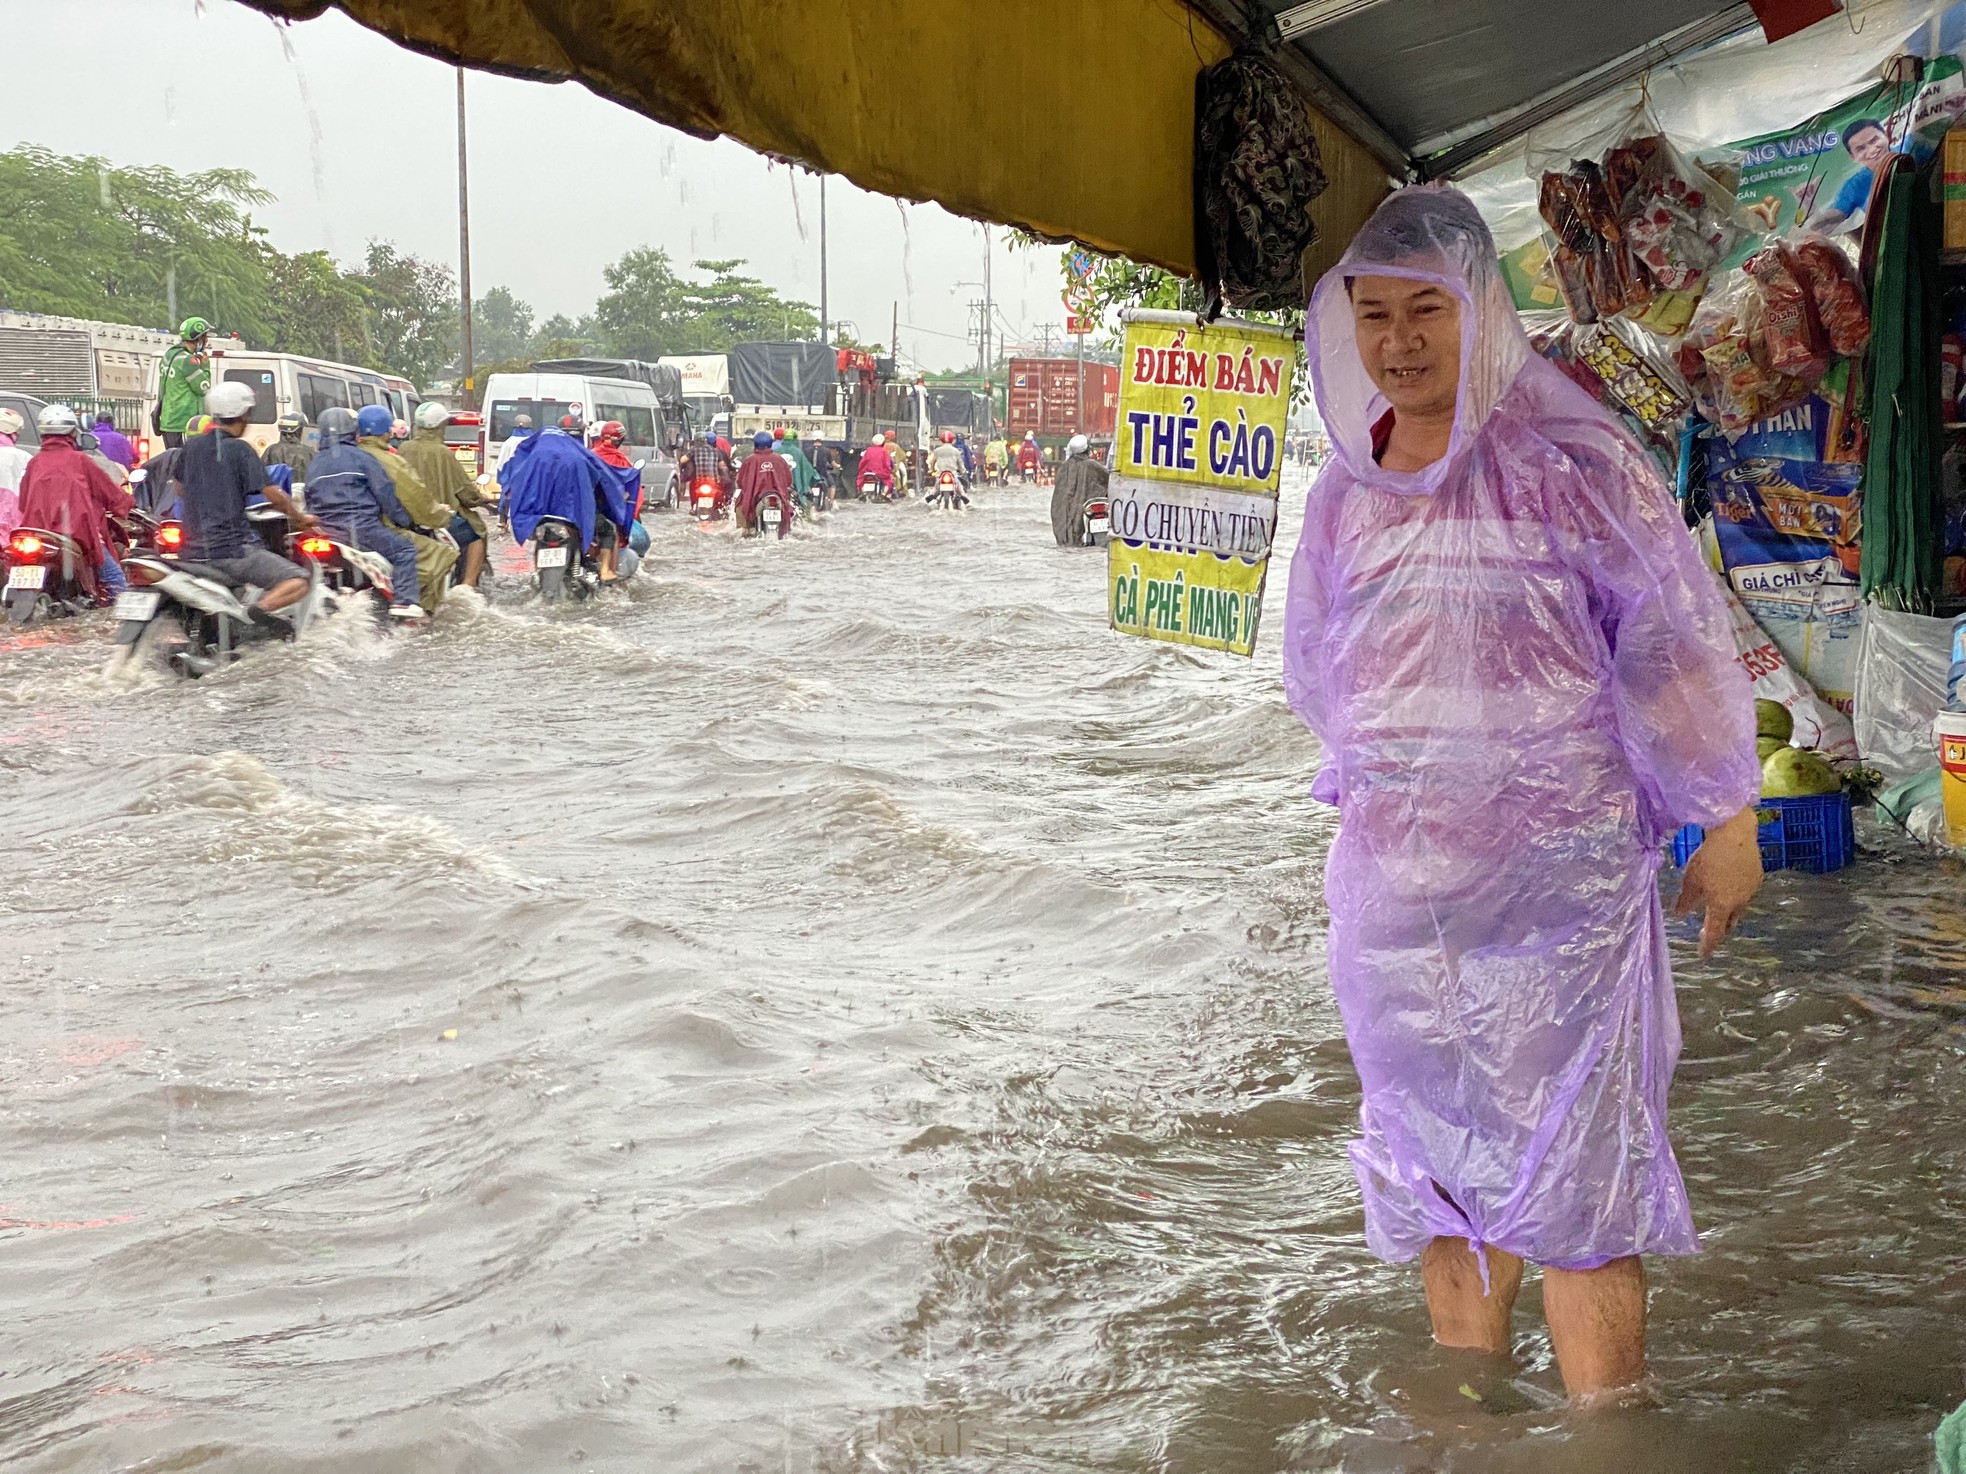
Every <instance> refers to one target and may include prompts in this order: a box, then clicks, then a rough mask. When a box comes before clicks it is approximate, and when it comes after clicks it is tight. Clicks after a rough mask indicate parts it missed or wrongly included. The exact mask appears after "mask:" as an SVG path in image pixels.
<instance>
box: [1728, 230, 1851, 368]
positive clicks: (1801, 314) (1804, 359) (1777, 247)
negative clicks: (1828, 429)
mask: <svg viewBox="0 0 1966 1474" xmlns="http://www.w3.org/2000/svg"><path fill="white" fill-rule="evenodd" d="M1741 269H1742V270H1743V271H1745V272H1746V273H1747V274H1748V275H1749V276H1750V277H1752V278H1753V279H1754V281H1755V282H1756V284H1758V285H1759V286H1760V288H1761V305H1762V313H1761V342H1760V350H1761V351H1760V353H1759V355H1758V356H1759V357H1760V359H1761V361H1762V362H1763V363H1764V364H1766V365H1767V367H1768V368H1769V369H1770V370H1771V371H1772V372H1774V373H1776V374H1780V375H1781V376H1783V377H1784V378H1790V379H1801V380H1803V381H1804V382H1806V383H1811V384H1813V383H1815V382H1816V381H1817V380H1818V379H1820V378H1822V376H1823V375H1824V374H1825V373H1827V372H1828V371H1829V360H1830V349H1829V342H1828V339H1827V338H1826V337H1825V336H1824V333H1823V325H1822V322H1821V320H1820V319H1819V318H1818V317H1817V316H1816V299H1815V297H1814V296H1813V295H1812V294H1811V292H1810V290H1809V287H1808V284H1807V278H1806V276H1805V274H1804V273H1803V271H1802V269H1801V267H1800V266H1799V265H1798V264H1797V262H1796V259H1795V257H1794V255H1793V254H1792V253H1791V252H1790V251H1789V249H1788V247H1787V246H1785V245H1784V244H1783V243H1782V242H1780V241H1778V240H1771V241H1769V242H1768V244H1767V245H1765V246H1763V247H1762V248H1761V249H1760V250H1759V251H1756V252H1755V253H1754V254H1753V255H1752V256H1750V257H1748V259H1747V260H1746V261H1744V262H1742V263H1741Z"/></svg>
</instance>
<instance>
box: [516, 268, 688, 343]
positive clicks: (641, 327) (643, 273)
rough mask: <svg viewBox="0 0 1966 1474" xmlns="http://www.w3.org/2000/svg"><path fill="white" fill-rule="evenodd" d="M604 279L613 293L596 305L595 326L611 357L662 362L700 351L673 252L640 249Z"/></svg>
mask: <svg viewBox="0 0 1966 1474" xmlns="http://www.w3.org/2000/svg"><path fill="white" fill-rule="evenodd" d="M601 276H602V279H603V280H605V281H606V282H607V286H608V289H607V291H606V292H604V293H602V295H601V299H600V300H599V301H598V302H596V303H595V304H594V316H593V323H594V328H595V332H596V334H597V336H598V337H599V339H600V343H601V347H602V349H603V351H604V352H606V353H607V354H608V355H609V356H611V357H615V358H644V359H648V358H660V357H661V356H662V355H663V354H665V353H684V352H688V351H689V350H690V349H691V348H692V347H693V346H695V345H693V344H691V343H690V342H689V332H688V330H689V327H690V323H691V313H690V310H689V307H688V305H687V303H686V302H685V300H684V290H683V281H682V278H680V277H679V276H677V275H676V272H675V268H673V267H672V266H671V265H670V264H669V253H668V252H667V251H664V250H660V249H658V248H656V247H654V246H637V247H636V248H635V249H634V250H632V251H630V252H629V253H628V254H627V255H625V256H623V257H622V258H621V259H620V260H619V261H617V262H615V263H614V264H613V265H612V266H609V267H607V268H606V269H605V270H604V271H602V273H601ZM551 326H552V325H551V324H549V325H548V327H549V329H550V327H551ZM545 335H546V333H545V332H542V336H545Z"/></svg>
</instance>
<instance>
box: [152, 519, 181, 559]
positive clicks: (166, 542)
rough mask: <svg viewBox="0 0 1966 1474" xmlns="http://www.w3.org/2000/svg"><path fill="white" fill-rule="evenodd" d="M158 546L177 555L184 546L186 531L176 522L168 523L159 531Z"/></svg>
mask: <svg viewBox="0 0 1966 1474" xmlns="http://www.w3.org/2000/svg"><path fill="white" fill-rule="evenodd" d="M157 546H158V547H160V548H164V549H166V550H167V551H169V552H173V553H175V552H176V551H177V550H178V549H179V548H181V547H183V546H184V529H183V528H182V527H180V526H178V525H177V523H175V522H166V523H165V524H164V525H163V526H161V527H159V528H158V529H157Z"/></svg>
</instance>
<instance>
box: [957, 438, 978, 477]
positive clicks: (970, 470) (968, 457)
mask: <svg viewBox="0 0 1966 1474" xmlns="http://www.w3.org/2000/svg"><path fill="white" fill-rule="evenodd" d="M956 449H957V450H959V451H961V452H962V453H963V489H964V490H968V489H969V486H970V484H971V483H972V482H974V481H975V480H976V457H975V455H974V454H972V453H971V451H970V448H969V437H968V436H967V435H965V434H963V432H962V431H960V430H958V431H956Z"/></svg>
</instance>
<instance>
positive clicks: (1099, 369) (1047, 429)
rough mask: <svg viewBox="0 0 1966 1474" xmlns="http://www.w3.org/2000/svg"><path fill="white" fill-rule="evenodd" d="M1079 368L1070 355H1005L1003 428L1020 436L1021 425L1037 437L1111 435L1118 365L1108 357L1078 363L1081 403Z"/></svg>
mask: <svg viewBox="0 0 1966 1474" xmlns="http://www.w3.org/2000/svg"><path fill="white" fill-rule="evenodd" d="M1079 370H1080V363H1079V360H1078V359H1076V358H1013V359H1011V361H1010V400H1009V419H1008V420H1007V421H1006V425H1005V428H1006V429H1007V431H1008V432H1009V434H1010V437H1011V438H1012V439H1013V440H1015V439H1021V438H1022V437H1023V435H1024V432H1025V431H1027V430H1029V431H1032V432H1034V433H1035V434H1036V435H1037V436H1038V437H1039V438H1040V439H1043V440H1062V439H1067V438H1069V437H1071V436H1073V435H1081V434H1082V435H1088V436H1091V437H1092V438H1093V439H1095V440H1096V439H1101V438H1111V436H1112V433H1113V421H1114V418H1115V416H1116V415H1117V414H1118V413H1119V403H1120V371H1119V370H1118V369H1117V368H1115V367H1114V366H1113V365H1112V364H1110V363H1093V362H1091V361H1090V360H1088V361H1087V362H1086V363H1085V364H1084V370H1085V379H1084V382H1085V404H1084V407H1083V409H1081V407H1080V405H1079V382H1080V379H1079Z"/></svg>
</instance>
